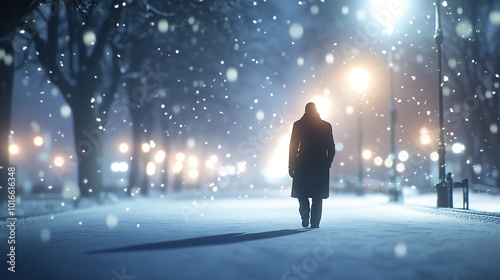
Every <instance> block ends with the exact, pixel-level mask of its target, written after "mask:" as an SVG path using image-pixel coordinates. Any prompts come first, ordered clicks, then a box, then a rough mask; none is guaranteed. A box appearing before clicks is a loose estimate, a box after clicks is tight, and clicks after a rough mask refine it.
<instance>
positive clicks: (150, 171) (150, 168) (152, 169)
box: [146, 161, 156, 176]
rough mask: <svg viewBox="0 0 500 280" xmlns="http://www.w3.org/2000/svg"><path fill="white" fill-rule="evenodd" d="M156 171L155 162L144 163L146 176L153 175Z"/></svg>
mask: <svg viewBox="0 0 500 280" xmlns="http://www.w3.org/2000/svg"><path fill="white" fill-rule="evenodd" d="M155 173H156V164H155V163H154V162H152V161H150V162H148V164H147V165H146V174H148V176H153V175H154V174H155Z"/></svg>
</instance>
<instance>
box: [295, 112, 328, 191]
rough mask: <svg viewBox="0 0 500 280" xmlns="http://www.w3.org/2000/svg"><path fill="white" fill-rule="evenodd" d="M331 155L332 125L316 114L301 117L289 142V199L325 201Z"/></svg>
mask: <svg viewBox="0 0 500 280" xmlns="http://www.w3.org/2000/svg"><path fill="white" fill-rule="evenodd" d="M334 156H335V142H334V140H333V134H332V125H331V124H330V123H328V122H326V121H323V120H322V119H320V117H319V115H318V114H317V113H316V112H313V113H306V114H304V116H302V118H301V119H300V120H298V121H296V122H295V123H294V124H293V130H292V137H291V139H290V153H289V161H288V167H289V169H290V173H291V175H293V182H292V197H309V198H313V197H314V198H328V196H329V182H330V167H331V165H332V161H333V157H334Z"/></svg>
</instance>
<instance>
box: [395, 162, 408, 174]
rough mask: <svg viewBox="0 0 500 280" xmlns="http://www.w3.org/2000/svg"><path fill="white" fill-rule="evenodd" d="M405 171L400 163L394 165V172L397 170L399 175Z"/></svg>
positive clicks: (403, 165)
mask: <svg viewBox="0 0 500 280" xmlns="http://www.w3.org/2000/svg"><path fill="white" fill-rule="evenodd" d="M405 169H406V167H405V164H404V163H402V162H400V163H398V164H396V170H397V171H398V172H399V173H402V172H404V171H405Z"/></svg>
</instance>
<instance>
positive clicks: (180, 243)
mask: <svg viewBox="0 0 500 280" xmlns="http://www.w3.org/2000/svg"><path fill="white" fill-rule="evenodd" d="M306 231H308V229H283V230H275V231H266V232H258V233H228V234H221V235H211V236H202V237H195V238H187V239H179V240H172V241H164V242H155V243H146V244H139V245H132V246H125V247H118V248H111V249H105V250H95V251H90V252H87V253H86V254H100V253H113V252H130V251H143V250H168V249H178V248H188V247H200V246H211V245H225V244H232V243H239V242H245V241H254V240H260V239H268V238H276V237H281V236H287V235H293V234H298V233H301V232H306Z"/></svg>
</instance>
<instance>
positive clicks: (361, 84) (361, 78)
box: [349, 68, 370, 93]
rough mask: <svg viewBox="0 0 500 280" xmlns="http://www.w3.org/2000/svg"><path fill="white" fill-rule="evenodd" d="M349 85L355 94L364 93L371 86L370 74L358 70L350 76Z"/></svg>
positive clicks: (361, 69)
mask: <svg viewBox="0 0 500 280" xmlns="http://www.w3.org/2000/svg"><path fill="white" fill-rule="evenodd" d="M349 84H350V85H351V88H352V89H353V90H354V91H355V92H357V93H362V92H363V91H365V90H366V88H367V87H368V85H369V84H370V74H369V73H368V72H367V71H366V70H365V69H363V68H356V69H354V70H352V71H351V73H350V74H349Z"/></svg>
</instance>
